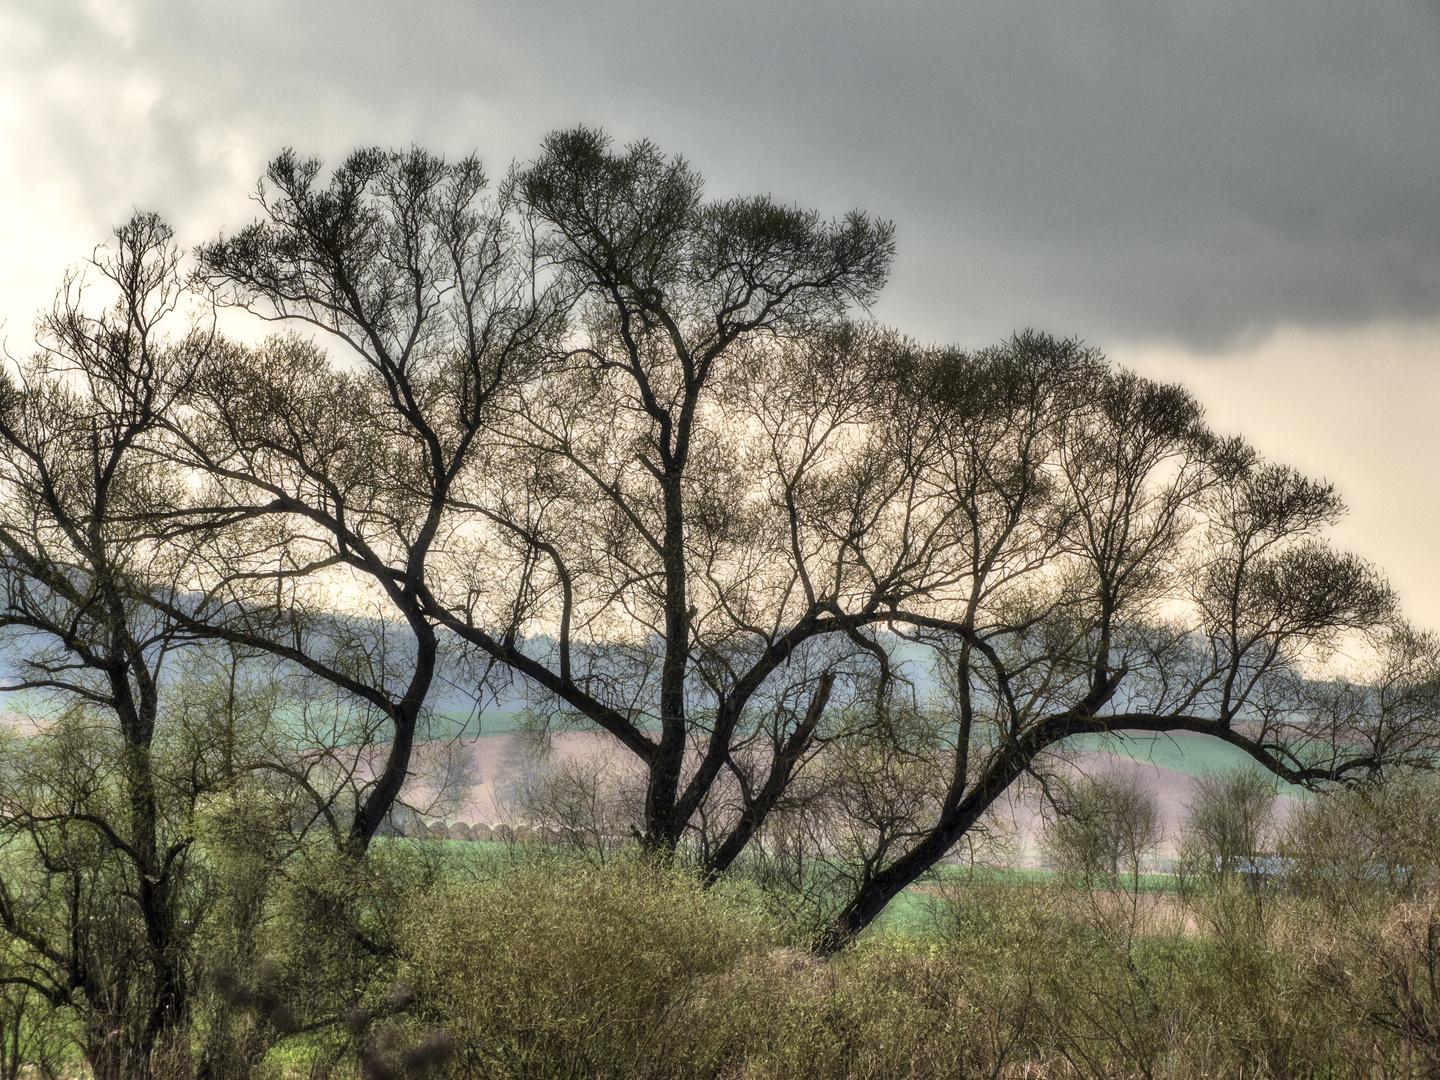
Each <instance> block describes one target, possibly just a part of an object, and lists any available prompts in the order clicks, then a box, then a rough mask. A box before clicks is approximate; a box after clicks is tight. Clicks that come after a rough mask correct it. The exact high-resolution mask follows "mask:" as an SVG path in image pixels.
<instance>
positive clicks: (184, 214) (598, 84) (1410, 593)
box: [0, 0, 1440, 629]
mask: <svg viewBox="0 0 1440 1080" xmlns="http://www.w3.org/2000/svg"><path fill="white" fill-rule="evenodd" d="M577 123H584V124H589V125H594V126H600V127H603V128H605V129H606V130H607V131H610V132H611V133H613V134H614V135H615V136H616V137H617V138H618V139H620V140H621V141H625V140H629V139H633V138H638V137H648V138H650V139H652V140H654V141H655V142H657V143H658V144H659V145H660V146H661V147H662V148H664V149H666V150H671V151H676V152H680V153H683V154H684V155H685V156H686V157H688V158H689V159H690V160H691V162H692V163H693V164H694V165H695V166H696V168H697V169H698V170H699V171H700V172H701V173H702V174H703V175H704V176H705V177H706V178H707V181H708V184H709V190H710V191H711V192H712V193H713V194H716V195H726V194H737V193H755V192H770V193H772V194H773V195H775V196H776V197H777V198H780V199H782V200H785V201H794V202H798V203H801V204H805V205H811V206H817V207H819V208H821V209H822V210H824V211H826V212H827V213H842V212H844V211H845V210H848V209H850V208H851V207H860V208H862V209H864V210H867V211H869V212H871V213H873V214H876V215H879V216H881V217H887V218H890V219H893V220H894V222H895V224H896V229H897V239H898V243H899V256H898V260H897V263H896V267H895V272H894V275H893V277H892V279H891V284H890V285H889V287H888V288H887V290H886V294H885V297H884V299H883V300H882V302H881V304H880V305H879V307H878V308H877V309H876V315H877V316H878V317H880V318H882V319H884V320H886V321H887V322H890V323H893V324H895V325H897V326H899V327H900V328H901V329H903V330H905V331H907V332H909V333H910V334H912V335H914V336H916V337H919V338H922V339H925V340H935V341H952V342H957V343H960V344H965V345H981V344H985V343H988V342H990V341H993V340H995V339H997V338H1000V337H1003V336H1005V335H1007V334H1009V333H1010V332H1011V331H1012V330H1014V329H1016V328H1019V327H1024V326H1034V327H1038V328H1041V329H1044V330H1048V331H1050V332H1052V333H1056V334H1061V335H1075V336H1079V337H1082V338H1084V339H1085V340H1086V341H1087V342H1089V343H1091V344H1094V345H1098V346H1100V347H1102V348H1103V349H1105V351H1106V352H1107V353H1108V354H1109V355H1110V356H1111V357H1112V358H1114V359H1116V360H1117V361H1120V362H1123V363H1127V364H1130V365H1132V366H1135V367H1137V368H1139V369H1141V370H1142V371H1144V372H1146V373H1147V374H1152V375H1156V376H1161V377H1165V378H1175V379H1180V380H1182V381H1184V382H1185V383H1186V384H1187V385H1189V386H1190V387H1191V388H1192V389H1193V390H1194V391H1195V392H1196V393H1197V394H1198V395H1199V397H1200V398H1201V400H1202V401H1204V402H1205V404H1206V406H1207V408H1208V409H1209V411H1210V415H1211V418H1212V421H1213V422H1214V423H1215V425H1216V426H1217V427H1218V428H1220V429H1221V430H1222V431H1225V432H1227V433H1229V432H1239V433H1243V434H1245V435H1246V436H1248V437H1249V438H1250V439H1251V440H1252V441H1253V442H1255V443H1256V444H1257V445H1258V446H1259V447H1260V448H1261V449H1262V450H1264V451H1265V452H1266V453H1267V454H1269V455H1271V456H1272V457H1276V458H1279V459H1282V460H1286V461H1289V462H1291V463H1293V464H1296V465H1298V466H1300V467H1301V468H1303V469H1306V470H1307V471H1309V472H1311V473H1313V474H1317V475H1321V476H1325V477H1327V478H1329V479H1331V480H1332V481H1334V482H1335V483H1336V484H1337V486H1338V487H1339V488H1340V490H1341V492H1342V493H1343V494H1344V495H1345V497H1346V499H1347V502H1348V503H1349V505H1350V506H1351V508H1352V514H1351V517H1350V519H1349V520H1348V521H1347V522H1346V523H1345V525H1343V526H1342V527H1341V529H1339V530H1338V531H1337V534H1336V535H1337V538H1338V539H1339V540H1340V541H1341V542H1343V543H1345V544H1347V545H1349V546H1351V547H1353V548H1355V549H1356V550H1358V551H1359V552H1360V553H1361V554H1362V555H1364V556H1365V557H1367V558H1369V559H1372V560H1373V561H1375V562H1376V563H1377V564H1379V565H1380V566H1382V567H1383V568H1384V569H1385V570H1387V571H1388V572H1389V574H1390V577H1391V580H1392V581H1393V582H1394V584H1395V585H1396V587H1397V588H1398V589H1399V591H1400V593H1401V595H1402V598H1403V599H1404V601H1405V604H1406V607H1407V609H1408V610H1409V611H1410V612H1411V613H1412V615H1413V616H1414V617H1415V618H1416V619H1417V621H1419V622H1421V623H1422V624H1424V625H1427V626H1430V627H1434V628H1437V629H1440V560H1437V559H1436V557H1435V552H1436V537H1437V535H1440V505H1437V499H1436V494H1437V488H1440V481H1437V479H1436V475H1435V474H1436V467H1437V466H1440V432H1437V428H1440V425H1436V424H1434V423H1433V422H1432V417H1433V416H1434V414H1435V410H1436V405H1437V403H1440V4H1437V3H1436V2H1435V0H1425V2H1422V0H1284V2H1270V3H1256V2H1254V0H1246V2H1238V0H1237V2H1216V0H1185V2H1183V3H1182V2H1179V0H1123V2H1122V0H1116V2H1103V0H1100V2H1094V3H1089V4H1075V3H1073V2H1065V0H1000V2H997V0H985V2H958V0H951V2H943V3H942V2H939V0H928V2H925V0H917V2H912V3H899V2H885V0H814V2H808V3H803V4H801V3H784V2H783V0H778V2H777V0H767V2H759V0H756V2H751V3H727V2H718V0H711V2H706V3H703V4H702V3H688V2H684V0H670V2H668V3H662V2H660V0H609V2H607V3H603V4H600V3H594V2H593V0H592V2H584V0H566V2H559V0H509V2H482V0H452V2H438V0H436V2H424V0H409V2H406V3H400V2H398V0H389V2H385V3H380V2H368V0H344V2H335V3H321V2H310V0H248V2H246V3H244V4H238V3H236V4H220V3H196V2H194V0H183V2H182V0H171V2H166V0H151V2H143V0H0V208H3V209H0V255H3V259H0V319H3V320H4V321H5V326H4V328H3V331H0V334H3V336H4V337H5V338H6V339H7V340H8V343H9V347H10V348H11V350H12V351H24V346H25V344H26V342H27V340H28V336H29V328H30V320H31V317H32V315H33V312H34V311H35V309H36V308H37V307H39V306H40V305H42V304H43V303H45V302H46V301H47V300H48V298H49V296H50V295H51V293H52V292H53V289H54V285H55V283H56V282H57V281H58V278H59V275H60V274H61V272H62V271H63V269H64V268H65V266H66V265H67V264H72V263H74V262H76V261H78V260H79V259H81V258H83V257H84V256H85V255H86V254H87V253H88V252H89V251H90V249H91V248H92V247H93V245H94V244H95V243H96V242H98V241H100V240H102V239H103V238H104V237H105V235H106V233H107V232H108V230H109V228H110V227H111V226H112V225H114V224H115V223H117V222H119V221H121V220H123V219H124V218H125V217H126V216H128V214H129V212H130V210H131V209H132V208H133V207H137V206H138V207H142V208H145V209H156V210H159V211H160V212H162V213H163V214H164V215H165V216H166V217H167V218H169V219H170V221H171V222H172V223H173V224H174V225H175V226H176V228H177V231H178V232H179V235H180V239H181V240H182V241H183V242H185V243H186V244H193V243H196V242H199V241H201V240H204V239H207V238H208V237H210V236H211V235H212V234H214V233H215V232H216V231H218V230H219V229H220V228H222V227H229V228H233V227H235V226H236V225H238V224H242V223H244V222H246V221H248V220H249V219H250V217H251V215H252V213H253V208H252V206H251V205H250V204H249V203H248V202H247V199H248V196H249V194H250V192H251V191H252V190H253V188H254V184H255V181H256V178H257V177H258V176H259V174H260V172H261V170H262V169H263V167H264V163H265V161H266V159H267V158H268V157H269V156H271V155H272V154H273V153H274V152H275V151H277V150H279V149H281V148H282V147H285V146H293V147H295V148H296V149H297V150H300V151H302V152H305V153H318V154H321V155H323V156H325V157H327V158H329V159H332V160H333V159H335V158H337V157H338V156H340V155H342V154H343V153H345V152H346V151H348V150H350V149H352V148H354V147H356V146H359V145H372V144H378V145H395V146H408V145H410V144H411V143H418V144H421V145H425V146H428V147H430V148H432V149H436V150H442V151H445V152H447V153H455V154H458V153H463V152H468V151H471V150H478V151H479V153H480V155H481V157H482V159H483V160H484V161H485V162H486V163H487V164H488V165H489V167H490V169H491V171H492V172H493V173H499V172H501V171H503V170H504V168H505V167H506V166H507V165H508V164H509V162H510V161H511V160H513V159H517V158H518V159H525V158H527V157H529V156H531V155H532V154H533V153H534V152H535V149H536V147H537V145H538V143H539V140H540V138H541V136H542V135H543V134H544V133H545V132H547V131H549V130H552V129H554V128H557V127H565V126H571V125H574V124H577Z"/></svg>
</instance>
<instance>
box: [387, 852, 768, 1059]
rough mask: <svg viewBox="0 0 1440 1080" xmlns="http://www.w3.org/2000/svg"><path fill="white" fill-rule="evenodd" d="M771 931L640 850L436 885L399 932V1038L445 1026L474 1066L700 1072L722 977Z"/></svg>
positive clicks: (754, 913)
mask: <svg viewBox="0 0 1440 1080" xmlns="http://www.w3.org/2000/svg"><path fill="white" fill-rule="evenodd" d="M778 934H779V929H778V927H777V926H776V924H775V922H774V920H773V919H771V918H769V917H768V916H767V915H766V914H765V913H764V912H763V910H761V909H760V908H758V907H756V906H755V905H752V904H749V903H747V902H745V901H744V900H743V899H742V898H736V897H733V896H730V895H727V894H725V893H724V892H723V891H722V892H707V891H706V890H705V889H703V888H702V887H701V885H700V884H699V882H698V881H697V880H695V879H694V878H693V877H690V876H687V875H684V874H681V873H676V872H669V871H662V870H660V869H657V868H655V867H652V866H649V865H646V864H645V863H642V862H639V861H632V860H619V861H617V862H614V863H612V864H611V865H607V866H605V867H600V866H596V865H594V864H592V863H588V862H584V861H580V860H570V859H559V858H555V859H545V860H539V861H536V862H532V863H529V864H524V865H521V866H518V867H515V868H513V869H511V870H509V871H507V872H506V873H504V874H502V875H499V876H495V877H493V878H490V879H488V880H480V881H471V882H460V883H456V882H449V883H445V884H441V885H437V886H436V887H434V888H433V889H431V890H429V891H428V892H427V893H426V895H425V897H424V899H423V901H421V902H419V903H416V904H414V905H413V906H412V907H411V909H410V914H409V918H408V921H407V925H406V926H405V927H404V930H403V932H402V936H403V939H404V954H405V957H406V963H405V965H404V967H403V970H402V973H401V978H402V979H403V980H405V982H406V983H407V984H408V985H409V986H410V987H411V988H412V989H413V991H414V993H415V997H416V1004H415V1007H414V1009H413V1010H412V1011H411V1013H410V1015H409V1016H408V1017H407V1018H406V1020H405V1024H406V1025H407V1038H409V1039H410V1041H411V1043H415V1042H418V1041H420V1040H422V1039H423V1038H424V1037H425V1036H426V1034H427V1032H429V1031H431V1030H441V1029H443V1030H444V1032H445V1033H446V1035H447V1037H448V1038H450V1039H451V1040H453V1045H454V1049H455V1054H456V1057H455V1068H456V1069H457V1070H459V1071H460V1072H461V1073H463V1074H464V1075H468V1076H505V1077H547V1078H548V1077H607V1076H614V1077H642V1076H662V1075H675V1074H676V1073H687V1074H688V1073H693V1072H696V1071H702V1072H703V1071H704V1070H705V1069H706V1068H707V1067H708V1066H710V1065H713V1062H710V1061H708V1060H707V1054H710V1053H713V1051H714V1049H715V1047H714V1046H713V1042H712V1041H711V1040H708V1039H705V1038H700V1037H696V1035H695V1030H696V1029H697V1027H703V1026H704V1025H705V1023H706V1022H707V1021H706V1018H707V1017H708V1016H709V1015H710V1014H711V1013H713V1012H714V1011H715V1010H716V1009H717V1008H719V1007H720V1006H719V1005H718V1004H717V1002H719V1001H721V1000H723V999H724V994H723V993H722V992H721V991H720V990H718V989H717V985H718V984H717V983H716V982H715V980H717V979H719V978H720V977H722V976H724V975H725V973H727V972H729V971H731V970H732V969H734V968H735V967H736V966H737V965H738V964H739V963H740V961H741V960H742V958H744V957H746V956H751V955H755V954H758V953H763V952H765V951H767V950H769V949H770V948H772V947H773V946H774V945H775V944H776V943H777V941H778ZM402 1041H403V1040H402Z"/></svg>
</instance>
